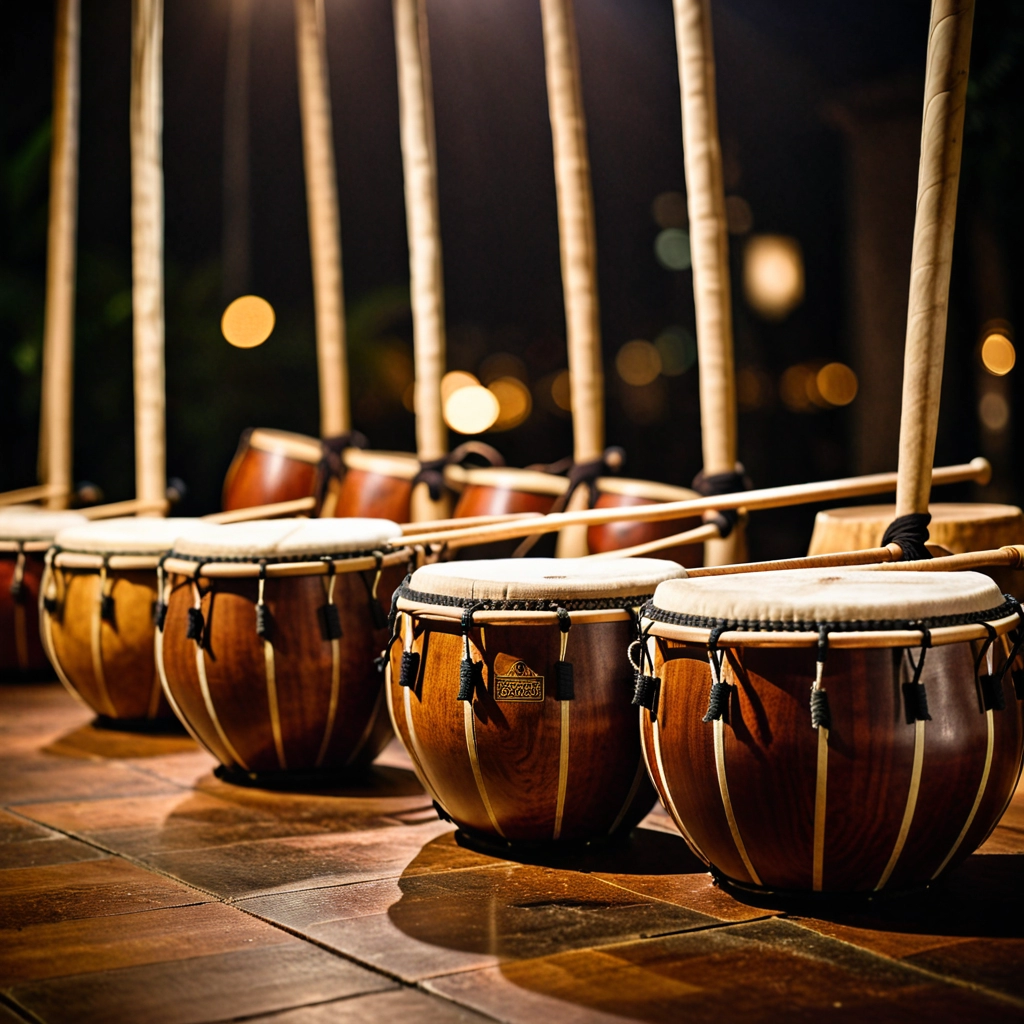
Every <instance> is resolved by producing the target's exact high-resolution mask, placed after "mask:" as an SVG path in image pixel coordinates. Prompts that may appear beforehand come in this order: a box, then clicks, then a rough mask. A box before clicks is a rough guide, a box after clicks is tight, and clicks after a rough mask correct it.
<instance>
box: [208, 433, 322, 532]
mask: <svg viewBox="0 0 1024 1024" xmlns="http://www.w3.org/2000/svg"><path fill="white" fill-rule="evenodd" d="M323 457H324V451H323V444H322V442H321V441H320V440H319V439H318V438H316V437H308V436H306V435H305V434H293V433H291V432H290V431H287V430H271V429H269V428H267V427H257V428H250V429H248V430H246V431H244V432H243V434H242V437H241V440H240V441H239V442H238V450H237V451H236V452H235V457H234V458H233V459H232V461H231V465H230V466H229V467H228V472H227V475H226V476H225V477H224V493H223V496H222V505H223V508H224V511H225V512H230V511H232V510H234V509H238V508H252V507H253V506H255V505H268V504H271V503H273V502H277V501H293V500H295V499H296V498H305V497H310V496H312V495H313V494H314V492H315V491H316V486H317V474H318V472H320V463H321V460H322V459H323Z"/></svg>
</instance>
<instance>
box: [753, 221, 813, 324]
mask: <svg viewBox="0 0 1024 1024" xmlns="http://www.w3.org/2000/svg"><path fill="white" fill-rule="evenodd" d="M743 291H744V294H745V295H746V298H747V302H748V303H749V304H750V305H751V307H752V308H753V309H754V310H756V311H757V312H758V313H760V314H761V316H763V317H764V318H765V319H766V320H782V319H783V318H784V317H786V316H787V315H788V314H789V313H791V312H792V311H793V310H794V309H795V308H796V307H797V306H799V305H800V303H801V302H803V298H804V259H803V254H802V252H801V250H800V243H799V242H798V241H797V240H796V239H795V238H790V237H788V236H786V235H754V236H753V237H751V239H750V240H749V241H748V242H747V245H746V248H745V250H744V253H743Z"/></svg>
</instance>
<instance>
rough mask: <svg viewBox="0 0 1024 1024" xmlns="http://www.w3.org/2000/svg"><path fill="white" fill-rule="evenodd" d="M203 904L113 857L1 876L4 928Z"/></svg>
mask: <svg viewBox="0 0 1024 1024" xmlns="http://www.w3.org/2000/svg"><path fill="white" fill-rule="evenodd" d="M200 902H205V897H203V896H202V895H201V894H199V893H197V892H196V891H195V890H194V889H190V888H188V887H187V886H184V885H180V884H179V883H177V882H175V881H172V880H171V879H169V878H162V877H161V876H160V875H156V874H153V872H151V871H146V870H144V869H143V868H139V867H135V866H134V865H132V864H128V863H127V862H125V861H123V860H119V859H117V858H113V857H105V858H103V859H101V860H87V861H80V862H78V863H74V864H56V865H50V866H47V867H38V868H11V869H8V870H6V871H0V923H2V925H3V927H5V928H21V927H24V926H26V925H31V924H46V923H48V922H54V921H70V920H75V919H78V918H87V917H108V916H113V915H117V914H131V913H136V912H138V911H144V910H155V909H157V908H159V907H180V906H185V905H187V904H191V903H200Z"/></svg>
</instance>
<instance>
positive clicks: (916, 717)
mask: <svg viewBox="0 0 1024 1024" xmlns="http://www.w3.org/2000/svg"><path fill="white" fill-rule="evenodd" d="M931 646H932V634H931V631H930V630H928V629H922V630H921V653H920V654H919V655H918V658H917V662H916V663H915V662H914V656H913V655H912V654H911V653H910V649H909V648H907V660H908V661H909V662H910V666H911V668H912V669H913V670H914V677H913V679H911V681H910V682H909V683H904V684H903V697H904V703H905V704H906V717H907V725H913V724H914V722H930V721H931V720H932V716H931V715H930V714H929V713H928V694H927V692H926V691H925V688H924V683H922V682H921V673H922V672H923V671H924V659H925V655H926V654H927V653H928V651H929V650H930V649H931Z"/></svg>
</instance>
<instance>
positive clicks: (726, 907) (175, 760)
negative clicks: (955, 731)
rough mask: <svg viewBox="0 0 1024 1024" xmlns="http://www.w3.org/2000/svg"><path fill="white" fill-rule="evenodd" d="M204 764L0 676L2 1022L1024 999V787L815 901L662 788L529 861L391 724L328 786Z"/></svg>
mask: <svg viewBox="0 0 1024 1024" xmlns="http://www.w3.org/2000/svg"><path fill="white" fill-rule="evenodd" d="M213 767H214V762H213V760H212V759H211V758H210V757H208V756H207V755H206V754H205V753H203V752H202V751H200V750H198V749H197V748H196V746H195V744H194V743H193V742H192V741H191V740H189V739H187V738H186V737H184V736H182V735H173V736H169V735H165V736H133V735H130V734H126V733H119V732H113V731H109V730H103V729H97V728H95V727H93V725H92V724H91V723H90V715H89V713H88V712H87V711H86V710H85V709H84V708H82V707H81V706H80V705H77V704H75V703H74V702H72V700H71V699H70V698H69V697H68V696H67V695H66V694H65V692H64V691H63V690H62V689H61V688H60V687H58V686H56V685H53V686H51V685H35V686H9V685H5V686H0V808H2V809H0V1024H7V1022H9V1021H26V1020H27V1021H36V1022H40V1021H42V1022H47V1024H50V1022H54V1024H56V1022H74V1024H93V1022H95V1024H99V1022H111V1024H122V1022H130V1024H157V1022H161V1024H163V1022H166V1024H189V1022H194V1024H201V1022H214V1021H228V1020H239V1019H243V1020H248V1021H258V1022H267V1024H270V1022H274V1024H340V1022H346V1024H347V1022H352V1024H356V1022H358V1024H364V1022H371V1021H385V1022H388V1024H394V1022H402V1024H404V1022H406V1021H410V1022H413V1021H415V1022H421V1021H422V1022H424V1024H450V1022H467V1024H468V1022H473V1021H482V1020H487V1019H497V1020H502V1021H510V1022H520V1021H521V1022H524V1024H526V1022H529V1024H537V1022H547V1021H558V1022H560V1024H561V1022H575V1021H622V1020H624V1019H625V1020H639V1021H649V1022H662V1021H664V1022H668V1021H681V1020H685V1021H712V1022H714V1024H721V1022H725V1021H729V1022H731V1021H755V1020H757V1021H762V1020H781V1019H790V1018H796V1019H809V1018H811V1017H815V1018H817V1017H822V1018H827V1019H836V1020H858V1021H860V1020H864V1019H865V1018H868V1017H869V1016H870V1019H871V1021H872V1024H882V1022H886V1021H893V1020H901V1021H902V1020H906V1021H911V1020H913V1021H917V1020H924V1019H928V1020H958V1021H959V1020H973V1019H984V1020H985V1021H986V1022H992V1024H995V1022H1001V1021H1011V1020H1012V1021H1018V1022H1019V1021H1021V1020H1024V969H1022V968H1024V883H1022V879H1024V789H1022V791H1021V794H1020V795H1019V796H1018V797H1017V798H1016V799H1015V801H1014V803H1013V804H1012V805H1011V807H1010V809H1009V811H1008V812H1007V815H1006V817H1005V818H1004V820H1003V823H1002V824H1001V825H1000V826H999V828H998V829H997V830H996V832H995V833H994V834H993V836H992V837H991V839H990V840H989V841H988V843H986V845H985V847H983V849H982V851H981V852H979V853H978V854H976V855H975V856H973V857H971V858H970V859H969V860H968V862H967V863H966V864H965V865H964V866H963V867H962V868H960V869H959V870H958V871H957V872H955V873H954V874H953V875H951V876H950V878H949V879H948V881H947V882H946V883H945V884H944V885H943V886H941V887H940V888H939V889H937V890H935V891H932V892H929V893H926V894H924V895H921V896H918V897H913V898H906V899H902V900H898V901H893V902H890V903H887V904H883V905H882V906H880V907H878V908H874V909H871V910H860V911H849V912H846V913H833V914H832V915H830V916H829V918H828V919H827V920H826V919H818V918H812V917H806V916H799V915H797V914H795V913H792V912H791V913H788V914H784V913H780V912H778V911H773V910H768V909H765V908H763V907H760V906H751V905H747V904H745V903H742V902H739V901H738V900H736V899H734V898H733V897H732V896H730V895H729V894H728V893H726V892H724V891H722V890H721V889H718V888H716V887H715V886H713V885H712V884H711V881H710V879H709V877H708V875H707V874H706V872H704V871H703V869H702V866H701V865H700V863H699V862H697V861H696V860H695V859H694V857H693V856H692V854H690V853H689V851H688V850H687V848H686V846H685V844H684V843H683V841H682V839H680V838H679V836H678V835H677V834H676V833H675V830H674V828H673V827H672V825H671V824H670V823H669V822H668V820H667V818H666V817H665V816H664V814H662V813H660V812H655V813H653V814H652V815H651V816H650V817H649V818H648V819H647V820H646V821H645V822H644V826H643V827H642V828H640V829H638V830H637V832H636V833H635V834H634V836H633V838H632V839H631V840H630V841H629V842H628V843H627V844H625V845H623V846H621V847H618V848H615V849H607V850H603V851H597V852H594V853H591V854H588V855H587V856H586V857H582V858H577V859H576V860H573V861H569V860H566V859H565V858H560V859H556V860H551V861H549V862H547V863H529V864H526V863H515V862H512V861H508V860H502V859H499V858H495V857H489V856H486V855H483V854H480V853H476V852H474V851H472V850H469V849H466V848H464V847H463V846H460V845H459V844H458V843H457V842H456V839H455V835H454V833H453V831H452V828H451V826H449V825H446V824H443V823H442V822H440V821H438V820H437V818H436V816H435V815H434V812H433V810H432V808H431V805H430V801H429V800H428V799H427V798H426V797H425V796H424V794H423V793H422V791H421V790H420V788H419V786H418V785H417V783H416V781H415V778H414V776H413V775H412V772H411V771H410V770H409V769H408V767H407V762H406V761H405V758H404V755H403V754H402V751H401V749H400V748H397V747H395V746H392V747H389V748H388V750H387V751H386V752H385V754H384V755H383V757H382V758H381V761H380V762H379V764H378V766H377V767H376V768H375V769H374V770H373V772H372V774H371V775H370V777H369V778H367V779H366V780H364V781H362V782H361V783H360V784H359V785H358V786H354V787H352V788H350V789H347V790H345V791H339V792H334V793H324V792H320V793H311V794H298V793H291V794H289V793H281V792H264V791H261V790H257V789H248V788H239V787H236V786H232V785H229V784H226V783H223V782H221V781H220V780H218V779H217V778H216V777H215V776H214V775H213V771H212V770H213Z"/></svg>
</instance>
